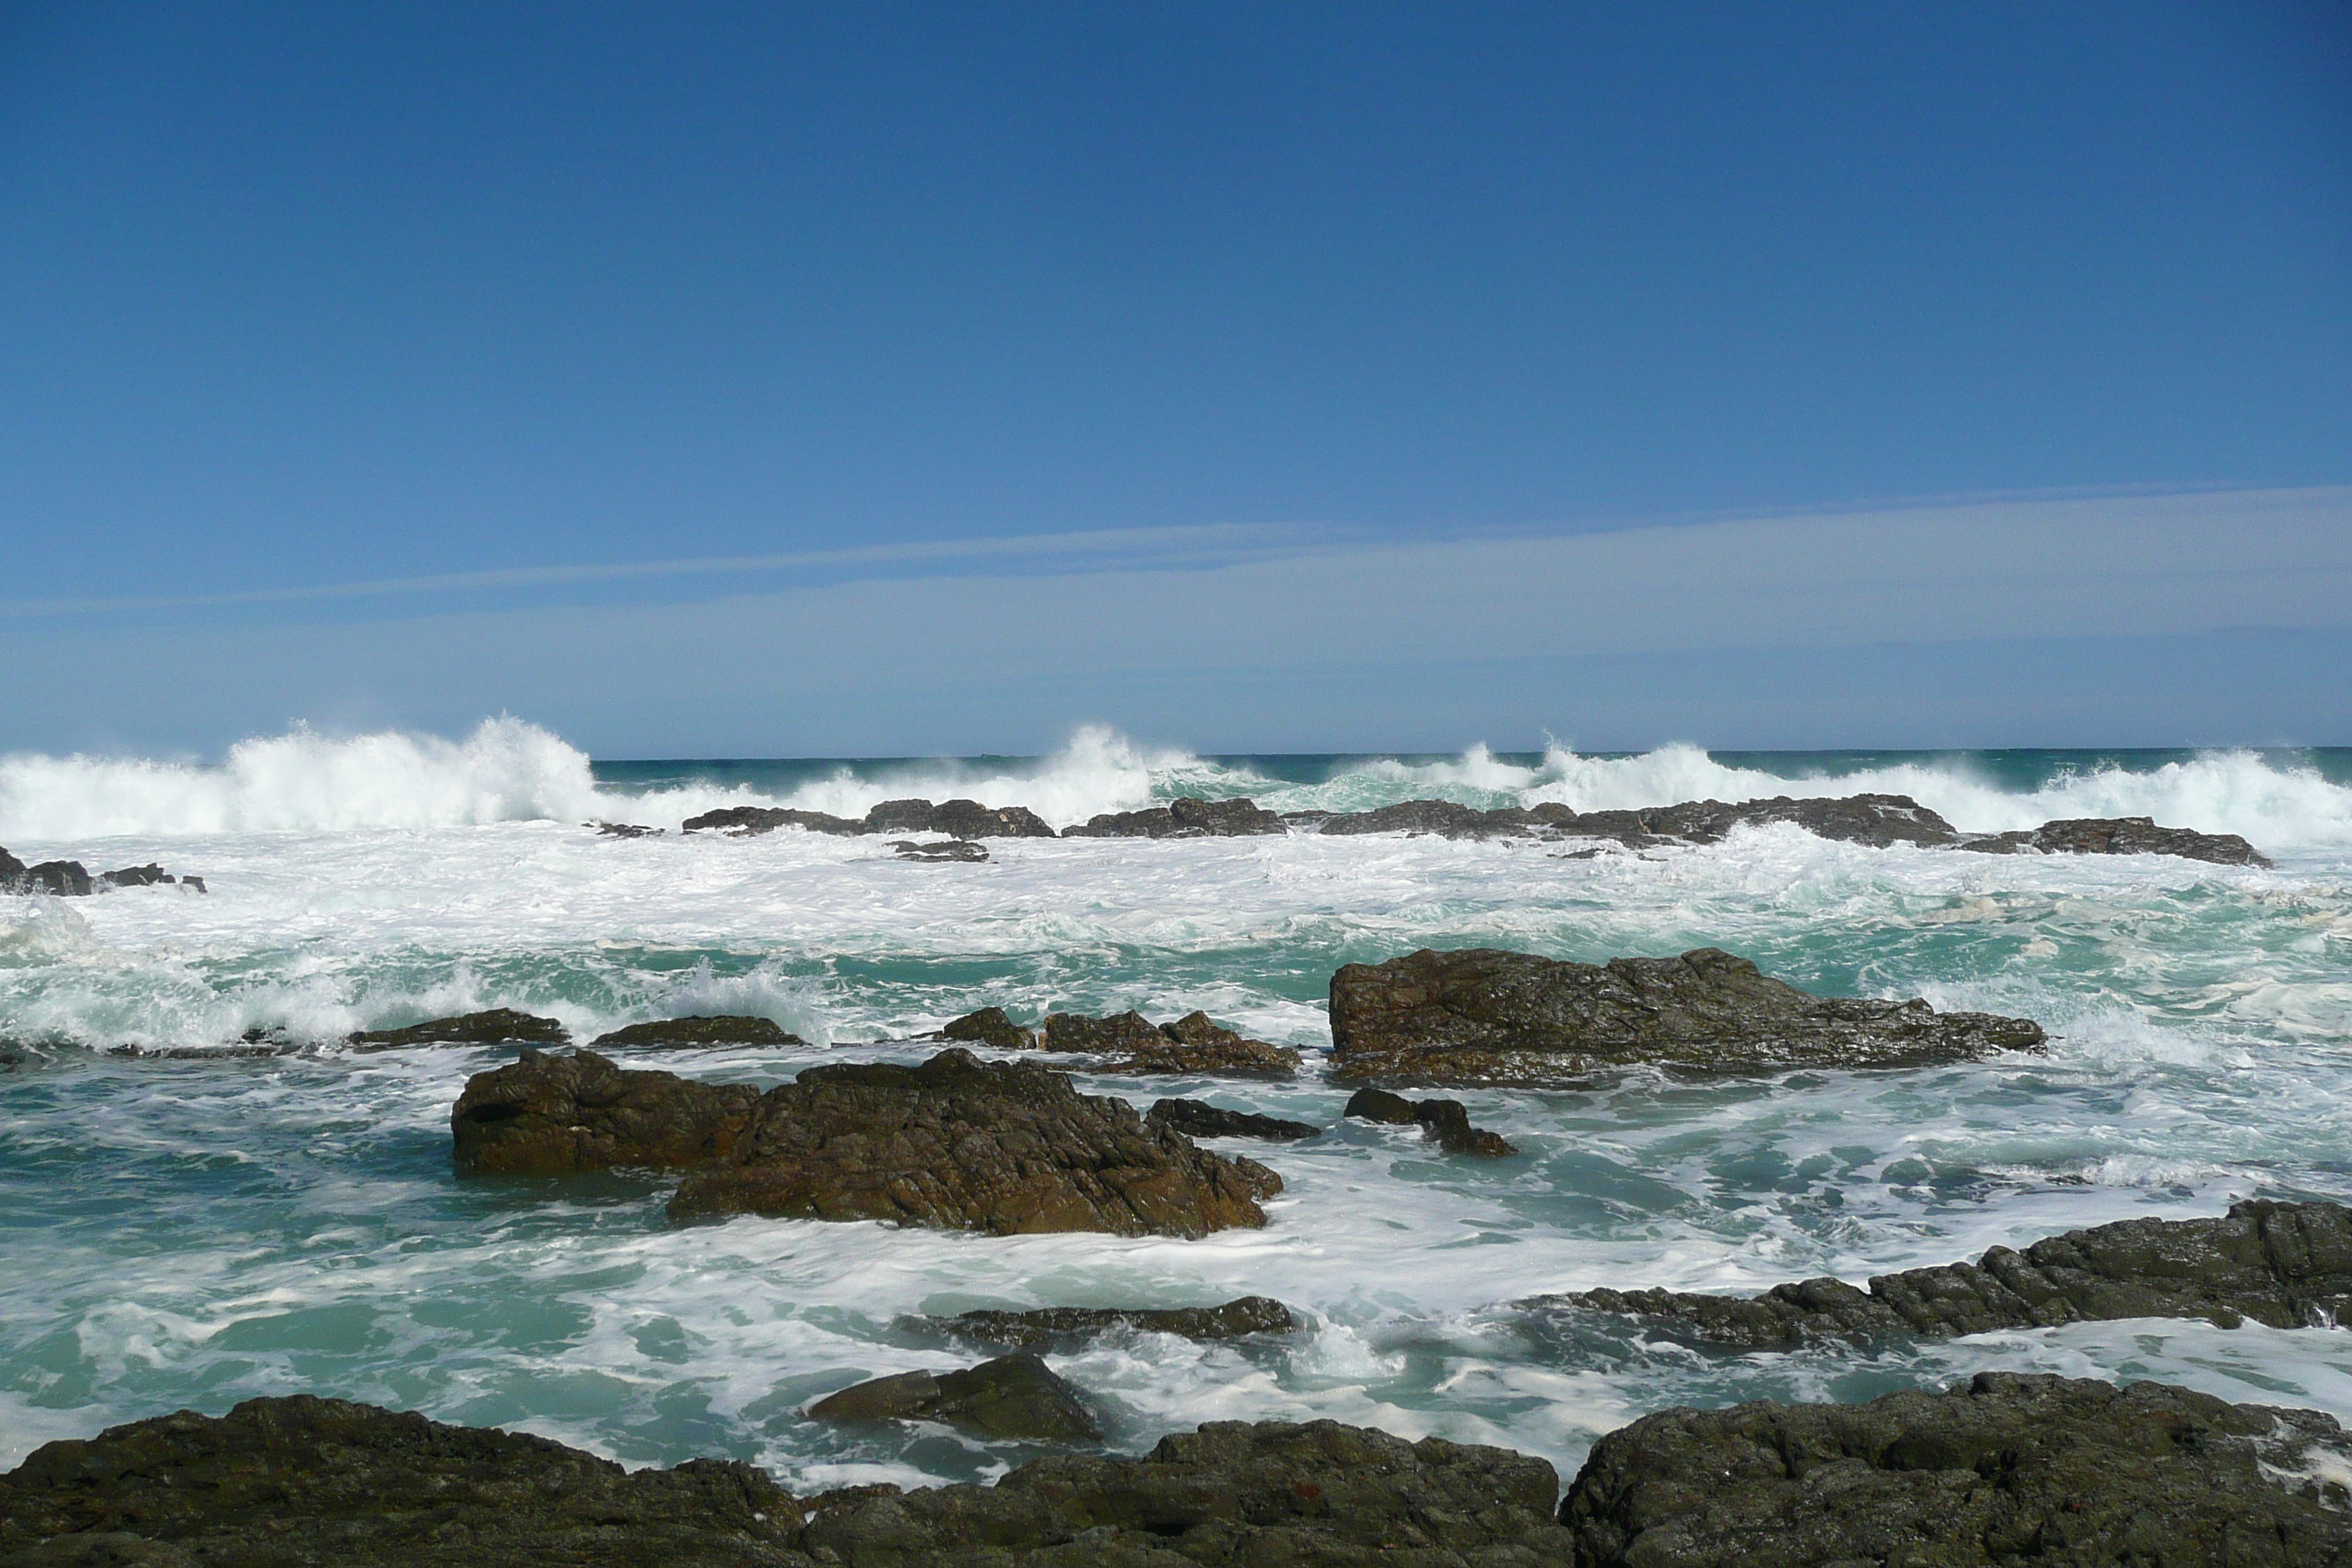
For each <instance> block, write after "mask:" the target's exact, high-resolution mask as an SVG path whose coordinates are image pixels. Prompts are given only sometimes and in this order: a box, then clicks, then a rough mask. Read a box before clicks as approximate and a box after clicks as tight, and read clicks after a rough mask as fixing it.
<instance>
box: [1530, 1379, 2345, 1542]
mask: <svg viewBox="0 0 2352 1568" xmlns="http://www.w3.org/2000/svg"><path fill="white" fill-rule="evenodd" d="M2347 1465H2352V1440H2347V1437H2346V1436H2345V1435H2344V1433H2343V1432H2342V1431H2340V1430H2339V1429H2338V1427H2337V1426H2336V1423H2335V1421H2333V1420H2331V1419H2330V1418H2329V1417H2327V1416H2326V1415H2319V1414H2318V1413H2317V1412H2315V1411H2309V1410H2280V1409H2273V1408H2270V1407H2268V1406H2264V1405H2231V1404H2227V1403H2225V1402H2223V1401H2221V1400H2219V1399H2215V1398H2213V1397H2211V1396H2210V1395H2208V1394H2195V1393H2191V1392H2190V1391H2189V1390H2188V1389H2185V1388H2171V1387H2167V1386H2165V1385H2164V1384H2155V1383H2140V1384H2133V1385H2132V1386H2130V1387H2128V1388H2116V1387H2115V1386H2114V1385H2112V1384H2105V1383H2095V1382H2091V1381H2087V1380H2075V1379H2070V1378H2060V1377H2051V1376H2027V1375H2020V1374H2017V1373H1979V1374H1977V1376H1976V1377H1975V1379H1974V1380H1972V1381H1971V1382H1969V1383H1967V1384H1960V1385H1958V1386H1956V1387H1954V1388H1953V1389H1951V1390H1950V1391H1948V1392H1947V1393H1942V1394H1923V1393H1902V1394H1886V1395H1884V1396H1883V1397H1881V1398H1878V1399H1874V1400H1872V1401H1871V1402H1870V1403H1869V1404H1867V1405H1774V1404H1769V1403H1765V1402H1762V1401H1759V1402H1757V1403H1754V1404H1749V1405H1734V1406H1732V1407H1731V1408H1730V1409H1728V1410H1709V1411H1697V1410H1669V1411H1664V1412H1662V1413H1660V1414H1658V1415H1650V1416H1645V1417H1643V1419H1642V1420H1639V1421H1636V1422H1635V1423H1633V1425H1632V1426H1627V1427H1624V1428H1623V1429H1622V1430H1620V1431H1616V1432H1612V1433H1611V1434H1610V1435H1609V1436H1605V1437H1603V1438H1601V1441H1600V1442H1599V1443H1598V1444H1596V1445H1594V1447H1593V1449H1592V1454H1591V1458H1589V1459H1587V1460H1586V1462H1585V1465H1584V1468H1582V1469H1581V1470H1580V1471H1579V1472H1578V1474H1577V1477H1576V1479H1575V1480H1574V1481H1573V1482H1571V1483H1570V1486H1569V1489H1568V1496H1567V1498H1566V1499H1565V1500H1563V1501H1562V1502H1561V1504H1560V1510H1559V1518H1560V1522H1561V1523H1562V1524H1564V1525H1565V1526H1567V1527H1568V1528H1569V1529H1570V1531H1573V1532H1574V1534H1575V1552H1576V1555H1575V1561H1576V1563H1578V1565H1579V1568H1636V1565H1641V1564H1652V1563H1658V1564H1664V1563H1673V1564H1675V1565H1676V1568H1759V1565H1762V1564H1790V1565H1792V1568H1793V1565H1795V1564H1802V1563H1853V1564H1861V1563H1920V1564H1927V1563H1953V1564H1960V1563H1983V1564H1991V1563H2053V1564H2057V1563H2068V1564H2084V1565H2089V1564H2115V1565H2117V1568H2122V1565H2125V1564H2147V1565H2151V1568H2153V1565H2156V1564H2162V1565H2163V1568H2191V1565H2195V1568H2209V1565H2210V1568H2224V1565H2232V1568H2234V1565H2236V1564H2241V1563H2264V1564H2275V1565H2278V1568H2285V1565H2288V1564H2298V1563H2310V1564H2322V1563H2347V1562H2352V1511H2347V1510H2346V1508H2345V1503H2346V1497H2345V1492H2344V1488H2343V1484H2342V1480H2341V1478H2342V1477H2343V1476H2344V1475H2345V1474H2346V1473H2347ZM2323 1478H2325V1479H2323ZM2324 1494H2327V1495H2324Z"/></svg>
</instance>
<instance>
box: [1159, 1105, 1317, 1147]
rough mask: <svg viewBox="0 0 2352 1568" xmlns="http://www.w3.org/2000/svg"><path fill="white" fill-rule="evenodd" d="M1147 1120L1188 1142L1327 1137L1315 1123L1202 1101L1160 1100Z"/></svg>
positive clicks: (1279, 1140)
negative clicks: (1189, 1140) (1191, 1140)
mask: <svg viewBox="0 0 2352 1568" xmlns="http://www.w3.org/2000/svg"><path fill="white" fill-rule="evenodd" d="M1143 1119H1144V1120H1145V1121H1149V1122H1151V1123H1153V1124H1154V1125H1155V1126H1160V1127H1167V1128H1171V1129H1173V1130H1174V1131H1178V1132H1181V1133H1182V1134H1184V1136H1185V1137H1187V1138H1270V1139H1274V1140H1276V1141H1277V1142H1289V1141H1291V1140H1293V1139H1298V1138H1320V1137H1321V1136H1322V1135H1323V1129H1321V1128H1320V1127H1318V1126H1316V1125H1315V1124H1314V1123H1313V1122H1311V1121H1284V1120H1283V1119H1282V1118H1281V1117H1279V1116H1260V1115H1259V1114H1258V1113H1257V1112H1256V1111H1255V1110H1226V1109H1225V1108H1224V1107H1223V1106H1222V1105H1211V1104H1209V1103H1208V1102H1207V1101H1206V1100H1154V1101H1152V1102H1151V1109H1150V1110H1147V1111H1145V1112H1144V1113H1143Z"/></svg>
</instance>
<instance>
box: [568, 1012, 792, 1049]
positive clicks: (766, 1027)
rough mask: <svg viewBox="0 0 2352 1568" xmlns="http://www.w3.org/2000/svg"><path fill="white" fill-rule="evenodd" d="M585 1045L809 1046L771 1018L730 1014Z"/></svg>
mask: <svg viewBox="0 0 2352 1568" xmlns="http://www.w3.org/2000/svg"><path fill="white" fill-rule="evenodd" d="M588 1044H589V1046H590V1047H591V1048H592V1049H596V1050H611V1049H614V1048H617V1047H629V1046H636V1047H686V1046H805V1045H807V1044H808V1042H807V1041H806V1040H803V1039H802V1038H801V1037H799V1036H798V1035H795V1034H793V1032H792V1031H790V1030H789V1029H786V1028H785V1027H784V1026H782V1024H779V1023H777V1022H776V1021H775V1020H774V1019H773V1018H755V1017H750V1016H743V1015H740V1014H732V1013H729V1014H720V1015H719V1016H702V1015H697V1016H694V1017H690V1018H656V1019H653V1020H652V1021H651V1022H649V1023H644V1024H631V1025H629V1026H627V1027H625V1028H620V1029H614V1030H613V1031H612V1032H611V1033H609V1034H604V1035H599V1036H597V1037H595V1038H594V1039H593V1040H591V1041H589V1042H588Z"/></svg>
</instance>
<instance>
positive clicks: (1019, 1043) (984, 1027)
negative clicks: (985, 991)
mask: <svg viewBox="0 0 2352 1568" xmlns="http://www.w3.org/2000/svg"><path fill="white" fill-rule="evenodd" d="M939 1037H940V1039H942V1040H965V1041H969V1042H970V1043H971V1044H972V1045H975V1046H992V1047H995V1048H996V1049H998V1050H1000V1051H1026V1050H1033V1049H1034V1048H1035V1047H1036V1045H1037V1034H1036V1031H1035V1030H1034V1029H1027V1028H1024V1027H1023V1026H1020V1025H1019V1024H1016V1023H1014V1022H1013V1019H1012V1018H1011V1016H1008V1015H1007V1014H1006V1013H1005V1011H1004V1009H1003V1008H1002V1007H982V1009H981V1010H980V1011H979V1012H977V1013H966V1014H965V1015H964V1016H962V1017H961V1018H958V1019H956V1020H954V1021H953V1022H951V1023H950V1024H949V1025H948V1026H947V1027H945V1028H943V1029H941V1030H940V1033H939Z"/></svg>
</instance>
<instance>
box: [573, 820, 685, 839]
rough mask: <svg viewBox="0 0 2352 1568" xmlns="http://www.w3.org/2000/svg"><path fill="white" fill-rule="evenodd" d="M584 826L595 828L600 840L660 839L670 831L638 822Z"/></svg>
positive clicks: (587, 824)
mask: <svg viewBox="0 0 2352 1568" xmlns="http://www.w3.org/2000/svg"><path fill="white" fill-rule="evenodd" d="M582 826H586V827H593V828H594V829H595V830H596V836H597V837H600V838H659V837H662V835H664V834H665V833H667V832H668V831H669V830H668V829H667V828H666V827H647V826H645V825H644V824H643V823H638V822H590V823H583V824H582Z"/></svg>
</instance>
